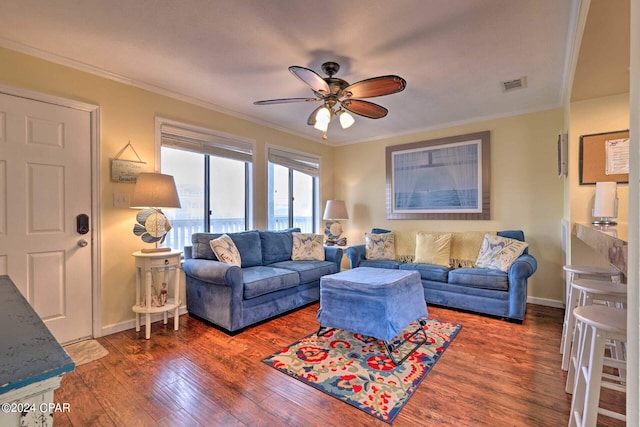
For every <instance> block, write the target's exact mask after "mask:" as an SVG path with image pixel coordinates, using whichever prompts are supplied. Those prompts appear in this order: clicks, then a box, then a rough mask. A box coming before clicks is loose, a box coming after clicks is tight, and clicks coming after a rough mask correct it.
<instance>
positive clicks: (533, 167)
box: [334, 109, 564, 302]
mask: <svg viewBox="0 0 640 427" xmlns="http://www.w3.org/2000/svg"><path fill="white" fill-rule="evenodd" d="M563 114H564V113H563V110H562V109H554V110H548V111H543V112H537V113H531V114H526V115H519V116H513V117H508V118H502V119H496V120H489V121H483V122H477V123H472V124H467V125H461V126H456V127H453V128H447V129H440V130H435V131H429V132H423V133H419V134H414V135H408V136H403V137H399V138H392V139H384V140H380V141H376V142H368V143H363V144H354V145H349V146H343V147H337V148H336V149H335V158H334V163H335V170H336V171H339V173H336V174H335V178H334V179H335V195H336V198H340V199H344V200H345V201H346V203H347V210H348V212H349V217H350V218H351V219H349V220H348V221H344V224H343V226H344V228H345V231H346V234H347V237H348V240H349V243H362V242H363V241H364V233H365V232H367V231H369V230H370V229H371V228H372V227H382V228H387V229H391V230H407V231H410V230H444V231H447V230H449V231H454V230H455V231H458V230H505V229H522V230H524V233H525V238H526V240H527V241H528V243H529V245H530V249H529V250H530V253H532V254H533V255H534V256H535V257H536V259H537V260H538V271H537V272H536V273H535V274H534V275H533V277H532V278H531V279H530V281H529V289H528V294H529V296H530V297H532V298H533V299H534V300H535V299H540V300H553V301H554V302H555V301H561V300H562V249H561V246H562V245H561V238H560V236H561V233H560V230H561V219H562V216H563V197H564V196H563V194H564V193H563V183H562V180H561V179H560V178H558V174H557V156H556V153H557V144H556V141H557V136H558V134H559V133H560V132H562V130H563V123H564V120H563ZM484 130H489V131H490V132H491V220H489V221H462V220H455V221H452V220H448V221H442V220H411V221H409V220H387V219H386V205H385V203H386V188H385V185H386V184H385V182H386V181H385V179H386V171H385V147H386V146H389V145H397V144H403V143H408V142H415V141H425V140H430V139H435V138H441V137H446V136H454V135H463V134H467V133H472V132H480V131H484ZM541 302H542V301H541Z"/></svg>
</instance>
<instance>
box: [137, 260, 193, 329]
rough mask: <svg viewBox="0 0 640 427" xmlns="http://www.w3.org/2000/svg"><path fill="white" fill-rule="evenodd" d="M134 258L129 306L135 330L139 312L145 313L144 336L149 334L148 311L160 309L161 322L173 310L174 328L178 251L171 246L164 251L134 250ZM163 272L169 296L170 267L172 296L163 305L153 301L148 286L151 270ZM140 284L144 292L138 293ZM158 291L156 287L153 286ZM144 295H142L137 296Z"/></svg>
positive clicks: (165, 321)
mask: <svg viewBox="0 0 640 427" xmlns="http://www.w3.org/2000/svg"><path fill="white" fill-rule="evenodd" d="M132 255H133V256H134V257H135V259H136V304H135V305H134V306H133V307H132V310H133V311H134V313H135V314H136V332H140V315H141V314H144V315H145V338H146V339H149V338H150V337H151V314H152V313H163V314H164V324H165V325H166V324H167V322H168V313H169V311H171V310H174V313H173V322H174V325H173V329H174V330H176V331H177V330H178V325H179V320H180V319H179V313H178V310H179V308H180V274H179V272H180V258H181V255H182V251H176V250H171V251H168V252H151V253H143V252H140V251H138V252H134V253H133V254H132ZM154 269H155V270H156V271H158V272H162V273H163V274H164V280H163V281H162V282H163V283H166V284H167V289H166V290H167V297H168V296H169V275H170V273H171V272H172V271H173V272H174V279H173V298H167V300H166V302H164V305H154V304H153V301H152V293H151V288H152V286H153V270H154ZM143 284H144V295H143V294H142V292H143V288H142V285H143ZM157 291H159V289H158V290H157ZM141 297H144V299H141Z"/></svg>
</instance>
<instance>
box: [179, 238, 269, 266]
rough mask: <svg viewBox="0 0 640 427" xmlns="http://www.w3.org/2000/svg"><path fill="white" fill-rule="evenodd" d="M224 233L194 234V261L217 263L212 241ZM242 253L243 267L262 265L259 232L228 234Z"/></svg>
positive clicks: (192, 241) (192, 254)
mask: <svg viewBox="0 0 640 427" xmlns="http://www.w3.org/2000/svg"><path fill="white" fill-rule="evenodd" d="M222 234H223V233H194V234H192V235H191V244H192V248H191V257H192V258H193V259H210V260H213V261H217V260H218V258H217V257H216V255H215V254H214V253H213V250H212V249H211V244H210V242H211V240H213V239H217V238H219V237H220V236H222ZM227 235H228V236H229V237H231V240H233V243H234V244H235V245H236V248H238V252H240V258H241V259H242V267H253V266H256V265H262V248H261V246H260V234H258V232H257V231H255V230H252V231H240V232H238V233H227Z"/></svg>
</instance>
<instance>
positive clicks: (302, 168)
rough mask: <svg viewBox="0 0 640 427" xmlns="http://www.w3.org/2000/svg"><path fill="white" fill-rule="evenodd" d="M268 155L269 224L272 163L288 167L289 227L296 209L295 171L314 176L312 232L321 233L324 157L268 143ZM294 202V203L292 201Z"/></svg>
mask: <svg viewBox="0 0 640 427" xmlns="http://www.w3.org/2000/svg"><path fill="white" fill-rule="evenodd" d="M265 155H266V162H265V166H266V173H267V180H266V182H267V189H266V190H267V197H266V216H267V217H266V220H267V224H269V216H270V214H271V213H270V211H269V204H270V197H271V191H269V190H270V187H269V182H270V180H271V177H270V175H269V174H270V166H269V164H270V163H273V164H277V165H279V166H282V167H285V168H287V169H288V186H289V195H288V204H287V210H288V219H289V227H293V221H294V216H293V211H294V204H293V203H295V201H294V195H293V172H294V170H295V171H298V172H300V173H302V174H305V175H310V176H311V178H312V181H311V182H312V184H311V185H312V191H313V200H312V218H311V223H312V232H313V233H319V231H318V230H320V220H321V216H320V170H321V160H322V158H321V157H320V156H318V155H315V154H311V153H306V152H302V151H297V150H292V149H289V148H284V147H279V146H275V145H267V147H266V150H265ZM292 202H293V203H292Z"/></svg>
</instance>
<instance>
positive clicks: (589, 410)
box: [569, 305, 627, 427]
mask: <svg viewBox="0 0 640 427" xmlns="http://www.w3.org/2000/svg"><path fill="white" fill-rule="evenodd" d="M573 314H574V316H575V318H576V322H577V323H578V324H579V328H578V330H580V331H581V332H580V334H579V336H578V337H577V338H578V343H577V346H578V352H577V359H576V362H577V363H576V366H575V374H576V379H575V386H574V389H573V398H572V399H571V413H570V416H569V426H570V427H571V426H580V427H586V426H590V427H595V425H596V421H597V419H598V414H601V415H605V416H608V417H612V418H615V419H617V420H620V421H625V422H626V416H625V415H624V414H620V413H617V412H613V411H610V410H607V409H603V408H600V407H599V406H600V388H601V387H605V388H608V389H612V390H617V391H621V392H625V391H626V388H625V385H624V381H622V382H621V381H620V380H619V378H617V377H613V378H615V379H617V380H616V381H615V382H614V381H610V378H609V376H604V378H605V379H607V381H603V373H602V369H603V366H610V367H614V368H618V369H624V367H625V362H624V361H612V360H608V359H605V357H604V353H605V351H604V349H605V344H606V341H607V340H608V339H609V340H617V341H622V342H624V341H626V339H627V311H626V310H622V309H619V308H613V307H607V306H604V305H588V306H583V307H577V308H576V309H575V310H574V312H573Z"/></svg>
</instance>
